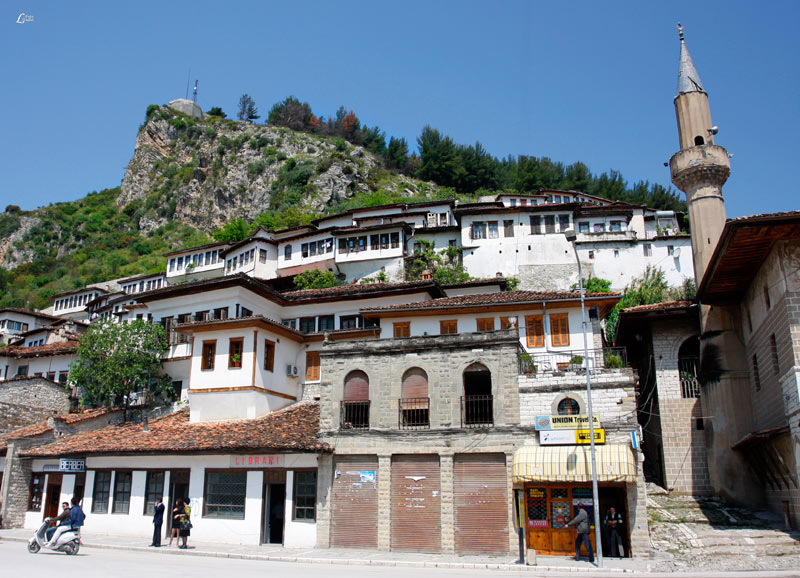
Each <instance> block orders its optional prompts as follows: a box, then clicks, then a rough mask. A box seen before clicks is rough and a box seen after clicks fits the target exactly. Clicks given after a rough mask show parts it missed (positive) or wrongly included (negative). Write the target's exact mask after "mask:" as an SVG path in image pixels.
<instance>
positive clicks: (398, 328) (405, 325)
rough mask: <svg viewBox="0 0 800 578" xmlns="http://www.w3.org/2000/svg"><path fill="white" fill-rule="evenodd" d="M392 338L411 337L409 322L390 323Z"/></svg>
mask: <svg viewBox="0 0 800 578" xmlns="http://www.w3.org/2000/svg"><path fill="white" fill-rule="evenodd" d="M392 328H393V334H394V338H395V339H398V338H403V337H411V322H410V321H395V322H394V323H392Z"/></svg>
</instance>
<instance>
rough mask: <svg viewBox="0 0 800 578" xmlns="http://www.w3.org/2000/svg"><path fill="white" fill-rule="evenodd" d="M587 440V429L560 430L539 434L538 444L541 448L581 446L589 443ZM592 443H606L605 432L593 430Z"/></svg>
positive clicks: (597, 429)
mask: <svg viewBox="0 0 800 578" xmlns="http://www.w3.org/2000/svg"><path fill="white" fill-rule="evenodd" d="M589 440H590V438H589V430H588V429H560V430H554V431H540V432H539V443H540V444H541V445H543V446H559V445H560V446H565V445H579V444H580V445H582V444H589V443H591V442H590V441H589ZM594 443H596V444H604V443H606V430H604V429H602V428H595V430H594Z"/></svg>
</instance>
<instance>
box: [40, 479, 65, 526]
mask: <svg viewBox="0 0 800 578" xmlns="http://www.w3.org/2000/svg"><path fill="white" fill-rule="evenodd" d="M45 499H46V500H47V501H46V502H45V504H44V517H45V518H55V517H57V516H58V515H59V514H60V513H61V507H60V506H59V503H60V502H61V474H49V475H48V476H47V497H46V498H45Z"/></svg>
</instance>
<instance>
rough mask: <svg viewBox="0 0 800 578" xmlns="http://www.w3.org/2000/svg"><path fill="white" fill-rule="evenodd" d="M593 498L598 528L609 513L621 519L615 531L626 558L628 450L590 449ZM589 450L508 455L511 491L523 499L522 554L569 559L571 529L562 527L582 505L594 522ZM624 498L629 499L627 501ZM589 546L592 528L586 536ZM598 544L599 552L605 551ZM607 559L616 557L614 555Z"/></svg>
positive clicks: (632, 474) (630, 480)
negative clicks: (612, 511)
mask: <svg viewBox="0 0 800 578" xmlns="http://www.w3.org/2000/svg"><path fill="white" fill-rule="evenodd" d="M595 450H596V464H597V479H598V498H599V504H598V507H599V511H600V519H601V523H602V520H603V518H604V517H605V515H606V514H607V513H608V511H609V509H610V508H611V507H614V508H615V510H616V511H617V512H618V513H619V514H621V516H622V519H623V523H622V527H621V528H620V530H619V534H620V536H621V538H622V543H623V549H624V555H625V556H626V557H627V556H630V555H631V548H630V542H631V541H630V531H629V528H630V527H631V526H632V524H631V523H630V522H631V516H630V515H629V511H628V510H629V508H628V503H629V498H631V497H635V485H636V482H637V464H636V456H635V454H634V453H633V451H631V449H630V448H629V447H628V446H625V445H617V444H611V445H605V446H596V447H595ZM591 472H592V470H591V453H590V448H588V447H583V446H559V447H542V446H525V447H522V448H520V449H518V450H517V451H516V453H515V454H514V464H513V483H514V487H515V488H517V489H519V490H522V491H523V493H524V496H525V498H524V514H525V519H524V524H525V542H526V548H527V549H529V550H536V552H537V553H538V554H544V555H560V556H567V555H574V554H575V537H576V533H575V529H574V528H573V527H570V526H567V522H569V520H571V519H572V518H574V517H575V516H576V515H577V513H578V504H579V503H582V504H583V506H584V508H585V509H586V512H587V513H588V514H589V519H590V520H592V521H593V520H594V508H595V503H594V499H593V497H592V485H591V482H592V473H591ZM629 493H630V494H631V495H630V496H629ZM589 539H590V540H591V542H592V547H593V548H595V551H596V550H597V544H596V543H595V532H594V524H592V528H591V531H590V533H589ZM603 541H604V552H607V547H606V544H605V541H606V540H605V537H604V538H603ZM607 555H613V556H619V555H620V553H608V554H607Z"/></svg>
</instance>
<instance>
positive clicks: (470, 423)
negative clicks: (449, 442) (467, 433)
mask: <svg viewBox="0 0 800 578" xmlns="http://www.w3.org/2000/svg"><path fill="white" fill-rule="evenodd" d="M492 424H494V401H493V396H491V395H465V396H464V397H462V398H461V427H481V426H487V425H492Z"/></svg>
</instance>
